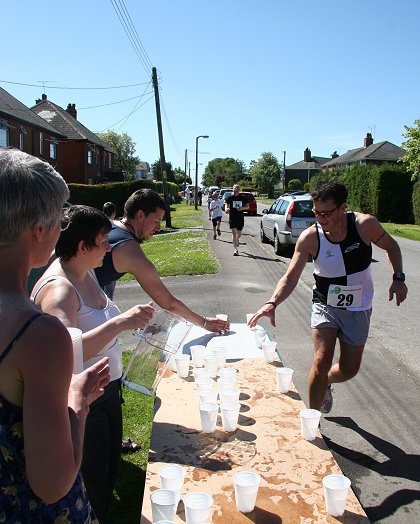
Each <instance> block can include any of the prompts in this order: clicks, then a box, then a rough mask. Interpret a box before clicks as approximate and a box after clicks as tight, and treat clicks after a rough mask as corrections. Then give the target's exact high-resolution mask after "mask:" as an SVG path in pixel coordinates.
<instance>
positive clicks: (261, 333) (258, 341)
mask: <svg viewBox="0 0 420 524" xmlns="http://www.w3.org/2000/svg"><path fill="white" fill-rule="evenodd" d="M266 335H267V331H266V330H265V329H264V328H263V327H262V326H255V329H254V337H255V345H256V346H257V348H260V349H261V347H262V343H263V342H264V341H265V337H266Z"/></svg>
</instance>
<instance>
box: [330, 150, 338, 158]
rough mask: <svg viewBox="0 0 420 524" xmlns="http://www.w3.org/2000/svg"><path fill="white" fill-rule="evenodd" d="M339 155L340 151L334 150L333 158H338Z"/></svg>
mask: <svg viewBox="0 0 420 524" xmlns="http://www.w3.org/2000/svg"><path fill="white" fill-rule="evenodd" d="M337 157H338V153H337V151H334V153H332V154H331V158H332V159H334V158H337Z"/></svg>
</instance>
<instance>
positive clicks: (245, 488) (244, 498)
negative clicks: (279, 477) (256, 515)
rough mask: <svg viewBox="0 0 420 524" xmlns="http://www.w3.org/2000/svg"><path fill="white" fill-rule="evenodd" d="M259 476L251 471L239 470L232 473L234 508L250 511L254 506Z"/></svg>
mask: <svg viewBox="0 0 420 524" xmlns="http://www.w3.org/2000/svg"><path fill="white" fill-rule="evenodd" d="M260 481H261V477H260V476H259V475H258V474H257V473H254V472H252V471H240V472H239V473H236V474H235V475H233V485H234V487H235V502H236V509H237V510H238V511H240V512H242V513H250V512H251V511H253V510H254V508H255V502H256V501H257V495H258V488H259V485H260Z"/></svg>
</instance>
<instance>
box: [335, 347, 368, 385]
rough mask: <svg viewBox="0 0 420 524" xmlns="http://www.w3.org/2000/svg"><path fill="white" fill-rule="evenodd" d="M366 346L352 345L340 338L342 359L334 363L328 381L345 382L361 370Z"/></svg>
mask: <svg viewBox="0 0 420 524" xmlns="http://www.w3.org/2000/svg"><path fill="white" fill-rule="evenodd" d="M364 348H365V346H364V345H363V346H351V345H350V344H347V342H343V341H342V340H340V360H339V362H338V364H334V365H333V367H332V368H331V369H330V371H329V373H328V382H329V384H332V383H334V382H345V381H346V380H350V379H351V378H353V377H354V376H355V375H357V372H358V371H359V368H360V364H361V362H362V355H363V350H364Z"/></svg>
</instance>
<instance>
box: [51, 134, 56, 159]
mask: <svg viewBox="0 0 420 524" xmlns="http://www.w3.org/2000/svg"><path fill="white" fill-rule="evenodd" d="M50 158H52V159H53V160H55V159H56V158H57V140H56V139H55V138H51V141H50Z"/></svg>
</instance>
